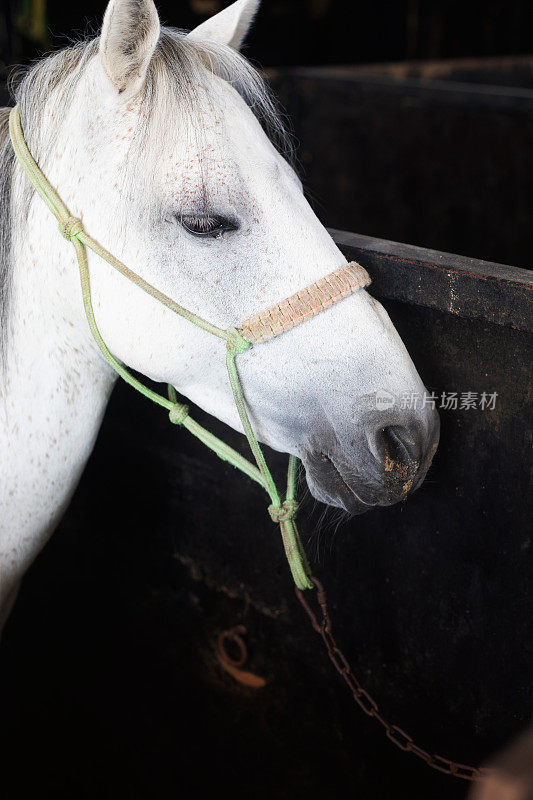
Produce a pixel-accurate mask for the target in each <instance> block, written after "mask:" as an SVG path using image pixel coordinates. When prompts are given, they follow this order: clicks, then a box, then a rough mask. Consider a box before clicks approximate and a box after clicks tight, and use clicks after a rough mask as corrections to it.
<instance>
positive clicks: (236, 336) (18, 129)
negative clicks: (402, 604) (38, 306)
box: [9, 106, 369, 589]
mask: <svg viewBox="0 0 533 800" xmlns="http://www.w3.org/2000/svg"><path fill="white" fill-rule="evenodd" d="M9 134H10V137H11V143H12V145H13V150H14V151H15V155H16V157H17V159H18V161H19V163H20V164H21V166H22V168H23V169H24V171H25V172H26V175H27V176H28V178H29V180H30V183H31V184H32V185H33V187H34V188H35V190H36V191H37V193H38V195H39V196H40V197H41V198H42V199H43V200H44V202H45V203H46V205H47V206H48V208H49V209H50V211H51V212H52V214H54V216H55V217H56V218H57V220H58V222H59V231H60V233H61V235H62V236H63V237H64V238H65V239H67V240H68V241H70V242H72V244H73V245H74V249H75V251H76V257H77V260H78V267H79V271H80V280H81V291H82V297H83V305H84V308H85V314H86V316H87V321H88V323H89V328H90V330H91V333H92V335H93V337H94V339H95V341H96V343H97V345H98V347H99V348H100V350H101V352H102V354H103V356H104V358H105V359H106V361H107V362H108V363H109V364H110V365H111V367H112V368H113V369H114V370H115V372H117V373H118V374H119V375H120V376H121V378H123V379H124V380H125V381H126V383H129V384H130V386H133V388H134V389H136V390H137V391H138V392H140V393H141V394H143V395H144V396H145V397H147V398H148V399H149V400H152V402H154V403H157V404H158V405H160V406H162V407H163V408H166V409H167V411H168V412H169V418H170V421H171V422H172V423H173V424H175V425H181V426H182V427H184V428H186V429H187V430H188V431H189V432H190V433H192V434H193V436H196V437H197V438H198V439H199V440H200V441H201V442H203V444H205V445H206V447H208V448H209V449H211V450H213V452H215V453H216V454H217V455H218V456H219V458H221V459H222V460H223V461H228V462H229V463H230V464H232V465H233V466H234V467H236V468H237V469H239V470H240V471H241V472H243V473H244V474H245V475H248V477H249V478H252V480H254V481H256V482H257V483H259V484H260V486H262V487H263V489H265V491H266V492H267V493H268V495H269V497H270V505H269V507H268V511H269V514H270V516H271V518H272V520H273V522H275V523H278V524H279V526H280V529H281V536H282V539H283V545H284V548H285V554H286V556H287V560H288V562H289V566H290V569H291V573H292V577H293V579H294V582H295V584H296V586H297V587H298V589H312V588H313V583H312V582H311V579H310V570H309V565H308V563H307V559H306V556H305V552H304V549H303V546H302V543H301V540H300V536H299V534H298V529H297V528H296V524H295V521H294V517H295V515H296V512H297V509H298V503H297V500H296V475H297V469H298V459H297V458H296V457H295V456H292V455H291V456H289V466H288V471H287V490H286V493H285V497H284V498H283V499H282V497H281V495H280V493H279V492H278V489H277V487H276V484H275V483H274V479H273V478H272V474H271V472H270V470H269V468H268V466H267V463H266V461H265V457H264V455H263V451H262V449H261V446H260V444H259V442H258V441H257V437H256V436H255V434H254V432H253V429H252V425H251V423H250V419H249V417H248V413H247V411H246V405H245V400H244V395H243V391H242V386H241V381H240V378H239V373H238V370H237V364H236V357H237V356H238V355H239V354H241V353H244V352H246V350H248V348H249V347H251V346H252V343H251V342H250V341H249V339H247V338H246V337H245V336H244V334H243V332H242V331H241V330H238V329H237V328H227V329H224V328H219V327H217V326H216V325H212V324H211V323H210V322H207V321H206V320H204V319H202V318H201V317H199V316H197V315H196V314H193V312H192V311H188V310H187V309H186V308H183V307H182V306H180V305H178V303H176V302H175V301H174V300H172V299H171V298H170V297H167V295H165V294H163V293H162V292H160V291H159V290H158V289H156V288H155V287H154V286H152V285H151V284H149V283H147V281H145V280H144V279H143V278H141V276H140V275H137V274H136V273H135V272H132V271H131V270H130V269H129V268H128V267H126V266H125V264H123V263H122V262H121V261H119V260H118V259H117V258H115V256H114V255H112V254H111V253H110V252H108V251H107V250H106V249H105V248H104V247H102V246H101V245H100V244H99V243H98V242H97V241H96V240H95V239H93V238H92V236H90V235H89V234H88V233H87V231H85V229H84V227H83V223H82V221H81V220H80V219H78V218H76V217H73V216H72V215H71V213H70V211H69V210H68V208H67V206H66V205H65V203H64V202H63V201H62V199H61V198H60V196H59V195H58V193H57V191H56V190H55V189H54V187H53V186H52V185H51V183H50V182H49V180H48V179H47V178H46V176H45V175H44V173H43V172H42V170H41V169H40V168H39V166H38V164H37V162H36V161H35V160H34V158H33V156H32V155H31V153H30V151H29V149H28V146H27V144H26V141H25V139H24V134H23V131H22V125H21V121H20V113H19V109H18V107H17V106H15V108H13V109H12V110H11V113H10V115H9ZM88 247H89V248H90V249H91V250H92V251H93V252H94V253H96V254H97V255H99V256H100V257H101V258H103V259H104V260H105V261H107V262H108V264H110V265H111V266H112V267H113V268H114V269H116V270H117V271H118V272H120V273H122V275H124V276H125V277H126V278H128V279H129V280H130V281H131V282H132V283H134V284H135V285H136V286H138V287H139V288H140V289H142V290H143V291H145V292H146V293H147V294H149V295H150V296H151V297H153V298H155V299H156V300H158V301H159V302H160V303H162V304H163V305H164V306H166V307H167V308H169V309H171V310H172V311H174V312H175V313H176V314H179V315H180V316H181V317H184V319H187V320H188V321H189V322H192V324H193V325H196V326H197V327H199V328H202V330H204V331H207V332H208V333H211V334H213V336H217V337H218V338H219V339H223V340H225V342H226V347H227V354H226V366H227V370H228V375H229V380H230V384H231V388H232V391H233V397H234V399H235V405H236V406H237V410H238V412H239V417H240V419H241V423H242V426H243V428H244V432H245V434H246V438H247V439H248V443H249V445H250V449H251V451H252V453H253V456H254V458H255V461H256V465H257V466H255V465H254V464H252V463H251V462H250V461H248V460H247V459H246V458H244V457H243V456H241V455H240V453H238V452H237V451H236V450H234V449H233V448H232V447H230V446H229V445H227V444H226V443H225V442H223V441H222V440H221V439H219V438H218V437H216V436H214V434H212V433H210V432H209V431H208V430H206V429H205V428H203V427H202V426H201V425H199V424H198V423H197V422H195V420H194V419H192V417H190V416H189V409H188V407H187V406H186V405H183V404H181V403H178V402H177V397H176V391H175V389H174V387H172V386H169V387H168V398H167V397H165V396H163V395H160V394H158V393H157V392H154V391H153V390H152V389H149V388H148V387H147V386H145V385H144V384H143V383H141V382H140V381H139V380H137V378H135V377H134V376H133V375H132V374H131V373H130V372H129V371H128V370H127V369H126V368H125V367H124V365H123V364H122V363H121V362H120V361H118V359H117V358H115V356H114V355H113V354H112V353H111V352H110V350H109V349H108V347H107V345H106V343H105V342H104V340H103V338H102V335H101V334H100V331H99V330H98V326H97V324H96V319H95V316H94V310H93V306H92V300H91V284H90V278H89V264H88V259H87V248H88ZM356 266H358V265H356ZM359 269H360V270H361V271H362V272H363V273H364V276H363V280H365V281H368V282H369V279H368V275H367V274H366V272H365V271H364V270H363V268H362V267H359ZM332 275H335V273H332ZM365 276H366V277H365ZM357 288H360V287H359V286H355V285H354V286H353V287H350V289H349V290H348V291H355V290H356V289H357ZM342 296H345V295H343V294H339V295H338V297H335V298H330V300H331V302H336V300H337V299H342ZM298 299H300V293H298ZM323 307H326V306H324V305H323V304H322V302H321V301H320V307H318V309H317V310H315V311H313V312H312V313H318V311H320V310H322V308H323ZM304 319H305V317H304V316H303V315H302V316H301V320H298V321H297V322H295V323H294V322H293V324H298V322H299V321H304Z"/></svg>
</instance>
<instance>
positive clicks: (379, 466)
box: [302, 411, 440, 514]
mask: <svg viewBox="0 0 533 800" xmlns="http://www.w3.org/2000/svg"><path fill="white" fill-rule="evenodd" d="M368 422H369V424H367V425H365V426H363V428H362V431H363V432H362V434H361V435H359V436H357V435H356V436H355V438H353V440H352V447H350V452H346V450H345V449H343V448H342V447H341V445H340V444H339V442H338V440H336V439H335V440H334V444H332V445H330V447H325V448H324V449H323V450H318V451H310V452H307V453H306V454H304V455H303V456H302V462H303V464H304V466H305V470H306V476H307V483H308V485H309V489H310V491H311V494H312V495H313V496H314V497H315V498H316V499H317V500H320V501H321V502H323V503H326V504H328V505H331V506H336V507H338V508H342V509H344V510H345V511H347V512H349V513H350V514H363V513H364V512H365V511H369V510H370V509H371V508H374V507H375V506H391V505H394V504H395V503H398V502H400V501H402V500H405V498H406V497H407V496H408V495H409V494H411V493H412V492H414V491H416V489H418V488H419V486H420V485H421V484H422V483H423V481H424V478H425V476H426V474H427V471H428V469H429V467H430V465H431V462H432V459H433V456H434V454H435V451H436V449H437V445H438V441H439V430H440V423H439V417H438V414H437V413H436V412H435V411H431V412H429V413H428V414H426V415H425V418H424V419H423V420H420V419H416V420H410V421H408V420H404V421H403V424H400V422H399V421H398V419H391V420H390V421H389V422H388V423H387V422H386V421H385V420H383V419H382V418H381V419H380V420H379V424H378V425H376V424H375V418H373V419H372V420H369V421H368ZM328 438H329V437H328Z"/></svg>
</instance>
